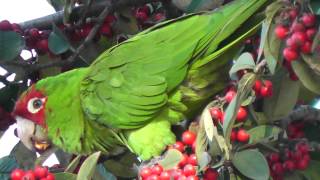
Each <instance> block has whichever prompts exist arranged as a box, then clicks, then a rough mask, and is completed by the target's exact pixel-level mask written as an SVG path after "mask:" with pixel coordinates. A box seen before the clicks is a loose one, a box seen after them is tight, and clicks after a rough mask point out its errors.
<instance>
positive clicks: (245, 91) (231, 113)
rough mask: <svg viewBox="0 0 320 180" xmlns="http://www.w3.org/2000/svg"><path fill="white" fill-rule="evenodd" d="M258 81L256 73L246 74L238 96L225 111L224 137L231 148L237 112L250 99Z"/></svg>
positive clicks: (240, 82) (241, 82) (242, 79)
mask: <svg viewBox="0 0 320 180" xmlns="http://www.w3.org/2000/svg"><path fill="white" fill-rule="evenodd" d="M255 80H256V75H255V74H254V73H247V74H245V75H244V76H243V77H242V78H241V80H240V81H239V85H238V89H237V95H236V96H235V97H234V98H233V100H232V101H231V102H230V104H229V105H228V107H227V109H226V110H225V116H224V122H223V135H224V138H225V141H226V142H227V145H228V146H230V136H231V131H232V127H233V125H234V122H235V119H236V115H237V112H238V110H239V108H240V106H241V104H242V102H243V101H244V100H245V99H246V98H248V95H249V94H250V92H251V89H252V86H253V84H254V82H255Z"/></svg>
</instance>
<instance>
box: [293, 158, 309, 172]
mask: <svg viewBox="0 0 320 180" xmlns="http://www.w3.org/2000/svg"><path fill="white" fill-rule="evenodd" d="M308 165H309V161H308V160H305V159H302V160H300V161H297V164H296V168H297V169H299V170H305V169H307V167H308Z"/></svg>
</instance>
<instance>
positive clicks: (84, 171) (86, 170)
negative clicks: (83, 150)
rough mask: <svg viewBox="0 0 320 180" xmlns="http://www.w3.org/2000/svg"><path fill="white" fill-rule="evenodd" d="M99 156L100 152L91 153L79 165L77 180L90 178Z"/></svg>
mask: <svg viewBox="0 0 320 180" xmlns="http://www.w3.org/2000/svg"><path fill="white" fill-rule="evenodd" d="M100 154H101V152H96V153H93V154H92V155H90V156H89V157H88V158H87V159H86V160H85V161H84V162H83V164H82V165H81V167H80V169H79V173H78V176H77V180H83V179H91V178H92V176H93V174H94V171H95V168H96V165H97V161H98V159H99V156H100Z"/></svg>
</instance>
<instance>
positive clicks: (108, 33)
mask: <svg viewBox="0 0 320 180" xmlns="http://www.w3.org/2000/svg"><path fill="white" fill-rule="evenodd" d="M99 32H100V34H101V35H103V36H106V37H111V36H112V30H111V27H110V25H109V24H103V26H102V27H101V28H100V31H99Z"/></svg>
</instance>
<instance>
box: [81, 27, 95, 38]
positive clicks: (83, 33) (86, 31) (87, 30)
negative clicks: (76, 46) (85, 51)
mask: <svg viewBox="0 0 320 180" xmlns="http://www.w3.org/2000/svg"><path fill="white" fill-rule="evenodd" d="M91 29H92V25H91V24H85V25H84V26H83V27H82V28H81V29H80V31H79V35H80V37H81V38H86V37H87V36H88V35H89V33H90V31H91Z"/></svg>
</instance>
